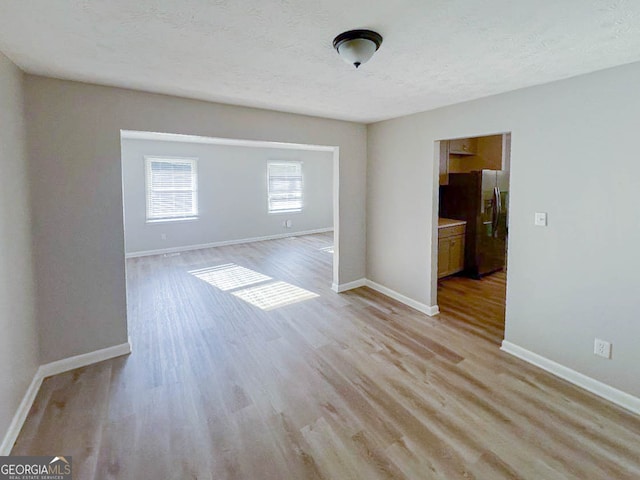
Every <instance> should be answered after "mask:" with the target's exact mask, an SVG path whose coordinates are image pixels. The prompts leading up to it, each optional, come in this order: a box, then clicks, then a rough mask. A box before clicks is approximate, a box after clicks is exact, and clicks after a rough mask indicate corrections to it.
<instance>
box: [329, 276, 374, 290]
mask: <svg viewBox="0 0 640 480" xmlns="http://www.w3.org/2000/svg"><path fill="white" fill-rule="evenodd" d="M366 283H367V279H366V278H361V279H359V280H354V281H353V282H348V283H341V284H340V285H338V284H337V283H332V284H331V290H333V291H334V292H336V293H342V292H346V291H347V290H353V289H354V288H359V287H364V286H365V285H366Z"/></svg>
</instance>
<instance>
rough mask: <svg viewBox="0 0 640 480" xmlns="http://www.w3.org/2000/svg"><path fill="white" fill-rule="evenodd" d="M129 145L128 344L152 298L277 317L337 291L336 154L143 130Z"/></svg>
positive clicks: (129, 135)
mask: <svg viewBox="0 0 640 480" xmlns="http://www.w3.org/2000/svg"><path fill="white" fill-rule="evenodd" d="M121 145H122V152H121V153H122V174H123V197H124V198H123V206H124V230H125V252H126V257H127V268H126V271H127V298H128V310H129V317H130V321H129V322H128V325H129V332H130V335H131V336H132V337H135V336H136V335H137V334H138V333H140V332H142V331H143V328H142V327H140V328H138V330H137V331H136V326H135V324H136V322H135V318H136V315H137V313H136V315H134V313H135V312H137V311H142V310H144V309H145V308H147V307H145V305H147V303H148V302H147V303H145V298H146V297H145V298H143V296H144V295H147V296H148V294H149V292H156V293H155V294H156V296H158V297H162V298H165V299H166V298H170V299H174V300H176V299H178V298H179V297H191V298H189V299H188V300H189V301H193V300H194V292H201V293H203V292H204V293H203V295H204V296H206V295H208V294H209V293H211V292H215V294H216V295H218V296H219V297H220V302H221V303H225V302H226V303H233V304H234V305H237V306H238V308H239V309H242V308H245V304H246V306H249V307H250V308H254V309H257V310H262V309H264V310H272V309H275V308H280V307H282V306H284V305H290V304H292V303H297V302H304V301H306V300H308V299H311V298H315V297H317V294H318V293H320V292H321V291H324V290H327V291H329V290H330V289H331V286H332V285H333V284H335V283H339V278H338V273H339V272H338V261H339V254H340V250H339V228H338V211H339V205H338V178H339V175H338V171H339V149H338V148H337V147H332V146H317V145H302V144H289V143H281V142H265V141H249V140H235V139H224V138H212V137H200V136H192V135H178V134H165V133H153V132H139V131H122V132H121ZM301 265H308V267H305V269H306V270H312V269H313V268H315V270H313V271H314V273H315V275H314V276H313V277H309V278H307V280H305V282H306V283H300V282H297V281H296V269H299V268H301ZM142 276H144V278H142ZM151 277H153V278H151ZM305 278H306V277H305ZM162 282H166V284H167V285H173V286H175V287H176V289H175V291H173V290H171V289H166V288H165V289H164V290H163V289H162V288H160V287H162V286H163V283H162ZM200 284H202V285H205V286H206V288H207V289H209V290H211V292H209V293H207V290H206V289H205V290H203V289H202V288H199V287H202V285H200ZM156 287H157V288H156ZM189 292H191V293H189ZM176 301H177V300H176ZM187 303H188V302H187ZM177 304H180V305H182V304H181V303H179V302H178V303H177ZM177 304H176V305H177ZM189 305H191V304H189ZM239 305H241V306H239ZM174 307H175V305H174V306H171V309H174V310H175V308H174ZM167 308H169V307H167ZM188 308H192V306H190V307H188ZM193 308H195V307H193ZM176 311H177V310H176ZM209 313H211V312H209ZM138 317H140V315H138ZM192 320H193V322H196V321H197V319H194V318H191V319H189V321H192ZM185 321H186V320H185ZM138 323H140V322H138ZM158 335H160V333H158ZM138 336H139V335H138ZM134 340H135V339H134Z"/></svg>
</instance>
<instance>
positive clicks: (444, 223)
mask: <svg viewBox="0 0 640 480" xmlns="http://www.w3.org/2000/svg"><path fill="white" fill-rule="evenodd" d="M466 224H467V222H465V221H464V220H455V219H453V218H442V217H439V218H438V228H445V227H455V226H456V225H466Z"/></svg>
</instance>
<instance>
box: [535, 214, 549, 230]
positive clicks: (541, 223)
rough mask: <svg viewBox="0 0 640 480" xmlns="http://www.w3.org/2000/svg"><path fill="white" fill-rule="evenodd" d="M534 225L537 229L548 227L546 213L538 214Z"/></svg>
mask: <svg viewBox="0 0 640 480" xmlns="http://www.w3.org/2000/svg"><path fill="white" fill-rule="evenodd" d="M534 224H535V226H536V227H546V226H547V214H546V212H536V215H535V220H534Z"/></svg>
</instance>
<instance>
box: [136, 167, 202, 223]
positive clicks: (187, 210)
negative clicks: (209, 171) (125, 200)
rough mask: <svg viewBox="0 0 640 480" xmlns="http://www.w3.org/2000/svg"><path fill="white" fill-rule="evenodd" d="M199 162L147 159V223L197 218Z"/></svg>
mask: <svg viewBox="0 0 640 480" xmlns="http://www.w3.org/2000/svg"><path fill="white" fill-rule="evenodd" d="M196 167H197V164H196V159H165V158H152V157H147V158H146V182H147V184H146V194H147V221H153V220H169V219H180V218H190V217H197V216H198V178H197V168H196Z"/></svg>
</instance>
